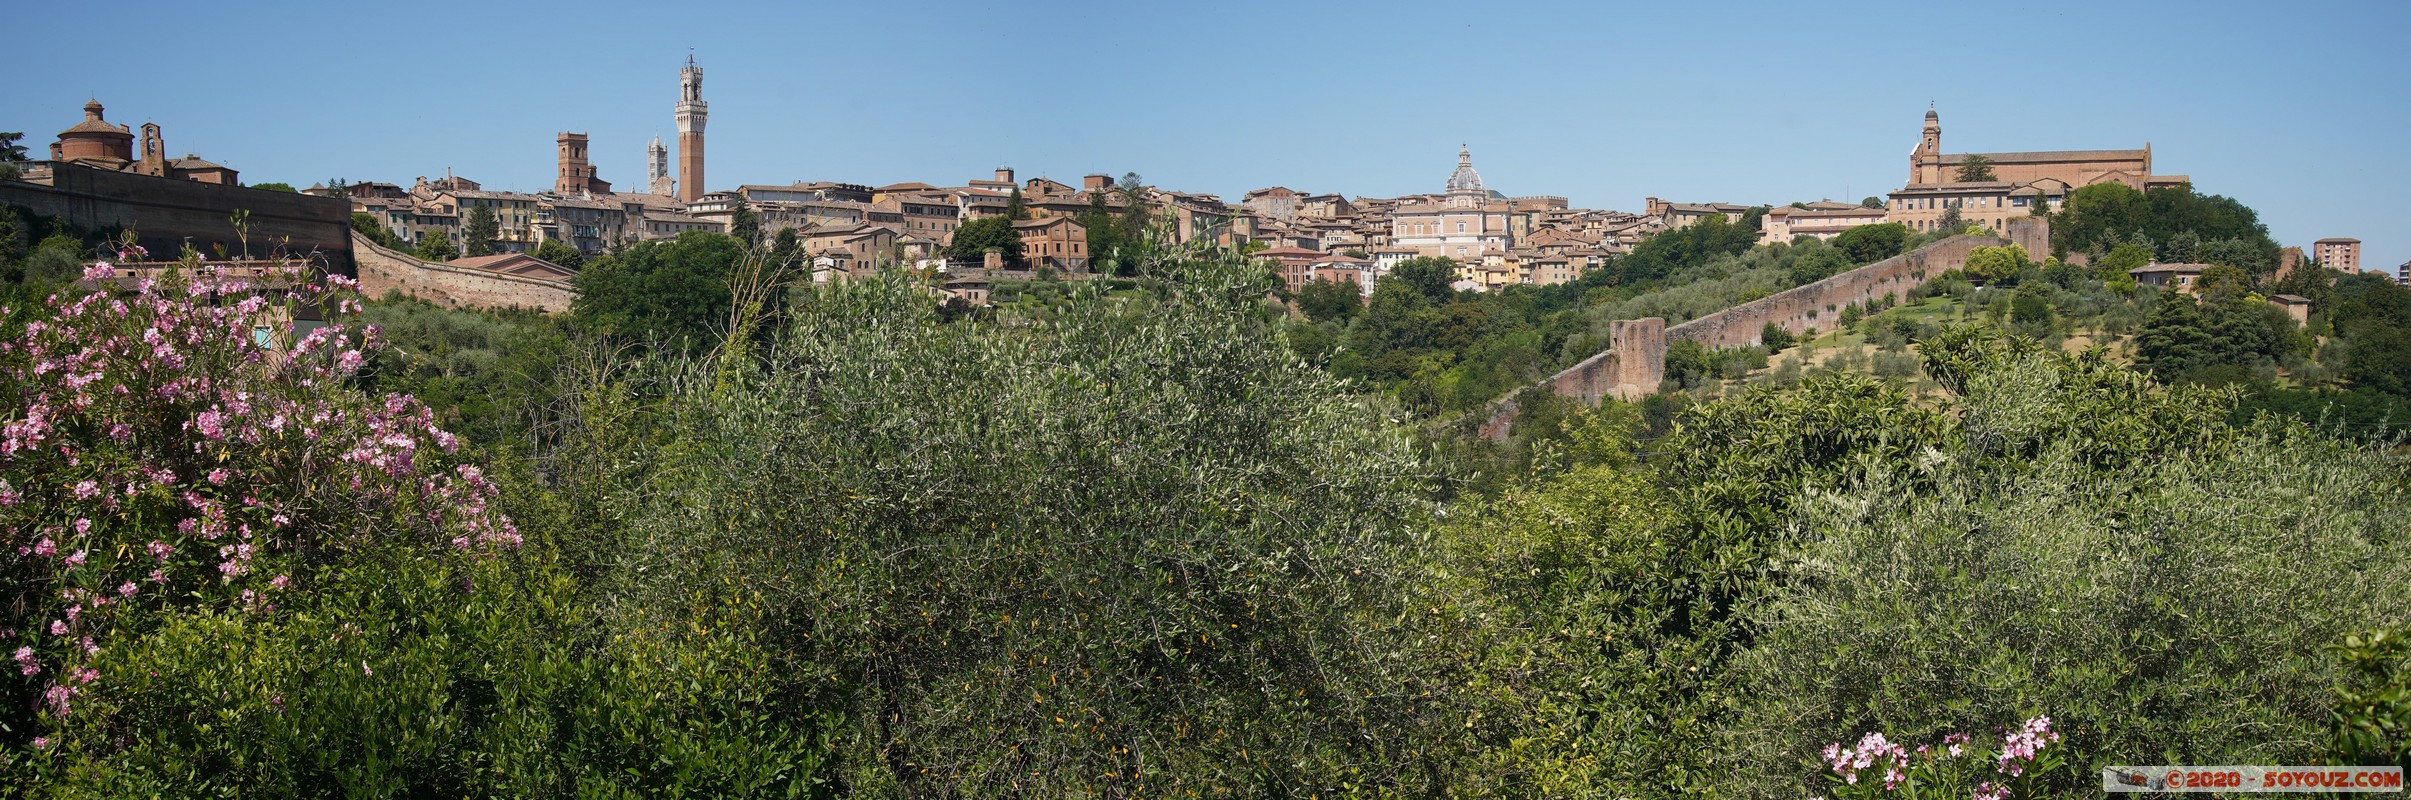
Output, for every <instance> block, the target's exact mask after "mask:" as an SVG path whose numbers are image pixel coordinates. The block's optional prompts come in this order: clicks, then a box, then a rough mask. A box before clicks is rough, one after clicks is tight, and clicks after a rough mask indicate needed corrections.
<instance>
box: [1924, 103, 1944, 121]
mask: <svg viewBox="0 0 2411 800" xmlns="http://www.w3.org/2000/svg"><path fill="white" fill-rule="evenodd" d="M1925 118H1926V121H1927V122H1932V121H1935V120H1939V119H1942V115H1941V114H1937V113H1934V107H1933V106H1932V105H1927V106H1926V107H1925Z"/></svg>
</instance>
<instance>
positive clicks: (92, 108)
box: [59, 100, 133, 137]
mask: <svg viewBox="0 0 2411 800" xmlns="http://www.w3.org/2000/svg"><path fill="white" fill-rule="evenodd" d="M102 111H103V109H102V108H101V104H100V101H99V100H93V101H91V102H88V103H85V104H84V121H82V122H78V123H76V124H75V127H73V128H68V129H66V130H64V131H60V132H59V135H60V136H71V135H76V134H87V133H102V134H112V135H117V134H122V135H125V136H127V137H132V136H133V133H132V132H131V131H128V130H126V126H124V125H111V124H109V123H108V121H107V120H104V119H102V116H101V114H102Z"/></svg>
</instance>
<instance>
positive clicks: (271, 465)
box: [0, 264, 520, 716]
mask: <svg viewBox="0 0 2411 800" xmlns="http://www.w3.org/2000/svg"><path fill="white" fill-rule="evenodd" d="M84 277H85V278H86V280H87V281H88V282H90V283H92V284H95V285H97V286H100V287H106V288H108V289H113V288H115V287H116V286H117V284H116V283H115V280H116V277H115V270H114V268H111V267H109V266H108V265H107V264H97V265H94V266H93V267H92V268H91V269H89V270H87V271H86V274H85V276H84ZM330 283H331V284H333V285H332V286H328V285H318V284H312V283H308V282H305V281H303V280H300V276H299V274H298V273H295V274H292V275H283V276H271V277H269V278H267V279H264V280H262V281H261V282H260V283H258V284H254V283H252V282H250V281H246V280H236V279H234V278H233V277H231V276H229V275H227V274H225V273H223V272H221V271H215V270H199V271H197V273H196V274H194V275H192V276H190V277H181V276H177V275H174V274H170V275H169V276H167V277H164V278H162V279H159V280H150V279H145V280H143V281H141V282H139V283H137V284H136V285H135V287H134V291H132V292H131V293H123V292H118V291H109V290H104V291H98V292H92V293H88V294H81V295H80V296H79V295H75V294H62V295H58V296H54V297H52V298H50V300H49V301H48V304H47V306H46V308H45V309H43V310H44V311H46V312H48V313H47V315H46V316H47V317H48V318H47V319H36V320H34V321H31V322H27V323H26V324H25V325H24V328H23V329H22V330H21V331H10V332H0V403H5V404H6V405H5V406H0V537H6V538H5V540H0V541H4V542H5V546H0V558H5V557H12V556H13V557H14V558H16V559H17V564H16V565H14V568H15V569H17V570H20V571H21V572H24V573H30V574H33V575H35V576H36V580H37V582H38V583H42V584H47V585H50V586H53V587H58V591H56V592H55V593H51V594H49V595H48V597H49V598H51V600H50V602H47V603H44V604H42V605H41V606H40V607H39V608H38V609H35V612H36V613H38V614H39V616H37V617H34V619H36V620H38V621H39V623H38V624H37V625H35V626H33V627H34V629H33V630H31V631H28V632H27V635H26V637H25V639H26V640H25V641H24V642H22V643H20V644H19V646H18V647H16V648H14V652H13V653H11V657H12V660H13V661H14V662H15V664H16V666H17V669H18V672H19V673H20V674H21V675H23V676H33V675H37V674H44V673H47V674H49V675H50V676H53V677H52V680H53V683H51V684H50V685H49V686H47V687H45V689H44V691H43V695H42V697H43V701H44V704H45V706H46V707H47V708H48V709H49V710H50V712H51V713H52V714H53V715H55V716H65V715H67V714H68V713H69V711H70V709H71V708H72V702H73V700H74V699H75V698H76V697H77V696H78V695H79V694H81V693H84V692H87V691H91V690H92V689H93V684H94V683H95V682H96V681H97V680H98V678H99V675H98V673H97V672H95V671H93V670H91V669H90V668H88V667H86V666H84V665H85V664H86V663H88V662H89V660H90V658H91V657H93V656H95V655H97V654H99V653H100V652H101V647H100V645H99V642H101V641H105V640H106V638H107V636H108V635H109V634H110V632H111V631H113V630H115V629H117V628H120V627H123V626H124V625H127V624H131V623H133V622H134V621H136V620H137V619H138V618H139V617H138V616H132V615H139V614H140V613H142V612H143V611H144V610H145V609H146V608H155V607H157V606H158V605H161V604H165V603H169V602H179V603H190V602H194V601H192V600H190V599H189V598H192V597H195V596H198V597H202V598H205V599H204V600H202V601H200V602H208V603H218V604H222V605H221V607H224V608H231V609H238V610H244V611H249V612H252V613H263V614H265V613H275V611H274V609H275V608H276V605H275V603H274V602H272V601H271V600H270V598H271V597H273V596H274V594H275V593H277V592H286V591H291V587H292V586H293V585H294V583H295V579H294V577H293V576H294V575H296V574H299V575H303V576H304V577H306V575H307V572H306V570H307V569H308V568H309V567H310V566H311V565H312V564H313V563H314V562H313V559H326V558H331V557H333V556H334V555H335V554H339V553H341V552H342V550H343V549H344V548H345V547H347V546H350V545H354V544H360V543H371V542H375V543H391V542H413V543H417V544H419V545H422V546H426V547H430V548H440V549H447V550H453V551H459V552H465V553H470V554H487V553H493V552H496V551H498V550H501V549H505V548H508V547H511V546H515V545H517V544H518V543H519V542H520V536H519V534H518V531H517V529H516V528H515V527H513V526H512V524H511V521H510V520H509V519H507V518H505V517H504V516H503V515H502V514H501V513H499V512H497V511H496V510H494V509H493V508H492V503H493V501H494V499H495V498H496V497H497V496H498V495H499V490H498V489H497V487H495V486H494V485H493V484H492V483H491V482H489V481H488V480H486V478H485V476H484V475H483V474H482V473H479V472H478V471H477V470H476V469H474V468H471V467H460V468H457V469H453V470H439V469H435V468H434V465H433V464H432V463H430V462H431V461H433V460H434V459H435V458H436V456H435V455H434V454H436V453H450V452H453V451H455V450H456V449H457V448H458V446H459V443H458V440H457V439H455V438H454V437H453V436H452V435H451V434H449V433H446V432H444V431H443V430H441V429H440V428H438V427H437V426H436V424H435V420H434V414H433V412H431V411H430V410H429V409H428V408H427V407H426V406H425V405H424V404H422V403H420V402H418V401H417V400H416V399H415V398H410V397H406V396H399V395H388V396H385V397H381V398H371V397H368V396H366V395H364V394H363V393H362V392H360V391H359V390H358V389H357V388H356V387H355V385H354V384H355V377H354V376H355V375H356V373H357V372H358V371H359V369H360V368H361V366H362V365H363V364H364V363H365V362H366V358H367V354H368V353H370V352H373V351H374V349H375V348H376V347H377V332H376V330H375V329H374V328H373V327H372V328H368V329H365V330H362V331H360V332H358V335H357V338H355V334H354V332H353V331H352V330H350V329H349V328H347V327H346V326H343V325H324V326H320V327H318V328H316V329H314V330H311V331H309V332H308V333H307V334H306V335H304V336H302V337H300V338H299V340H298V341H291V340H290V339H289V338H288V337H280V336H274V335H270V336H262V335H260V332H261V331H263V330H265V331H270V332H273V331H277V330H281V329H283V328H285V327H287V325H288V323H287V322H285V320H286V319H288V316H287V315H288V313H289V312H288V309H289V308H291V307H317V308H332V307H343V308H352V307H355V306H350V305H345V304H346V303H347V302H348V301H350V300H351V297H350V295H349V293H348V291H347V290H346V289H345V285H346V284H347V283H348V282H345V281H330ZM272 297H274V298H275V302H272ZM285 300H290V301H292V303H291V305H290V306H288V305H287V304H286V303H285V302H283V301H285ZM5 316H6V315H5V314H0V318H4V317H5ZM36 316H43V315H40V314H37V315H36ZM288 342H289V343H288ZM167 531H173V533H172V534H165V532H167ZM163 534H165V535H163ZM269 576H273V577H269ZM146 583H147V584H150V585H152V586H155V587H158V588H157V589H156V590H151V589H146V588H145V586H144V584H146ZM11 633H12V635H13V633H14V632H11Z"/></svg>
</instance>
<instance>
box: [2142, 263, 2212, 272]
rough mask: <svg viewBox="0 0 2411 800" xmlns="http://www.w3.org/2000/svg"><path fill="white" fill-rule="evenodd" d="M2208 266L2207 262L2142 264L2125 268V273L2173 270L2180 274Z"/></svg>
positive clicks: (2198, 270) (2199, 270)
mask: <svg viewBox="0 0 2411 800" xmlns="http://www.w3.org/2000/svg"><path fill="white" fill-rule="evenodd" d="M2210 267H2211V265H2209V264H2145V265H2143V266H2140V267H2136V268H2134V269H2130V270H2127V271H2126V274H2128V275H2143V274H2148V273H2155V272H2174V273H2179V274H2182V273H2187V272H2201V271H2202V270H2205V269H2209V268H2210Z"/></svg>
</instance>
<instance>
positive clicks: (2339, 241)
mask: <svg viewBox="0 0 2411 800" xmlns="http://www.w3.org/2000/svg"><path fill="white" fill-rule="evenodd" d="M2346 242H2350V243H2352V244H2360V243H2361V240H2359V239H2347V238H2334V239H2321V240H2319V241H2316V242H2312V243H2311V244H2331V243H2332V244H2343V243H2346Z"/></svg>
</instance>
